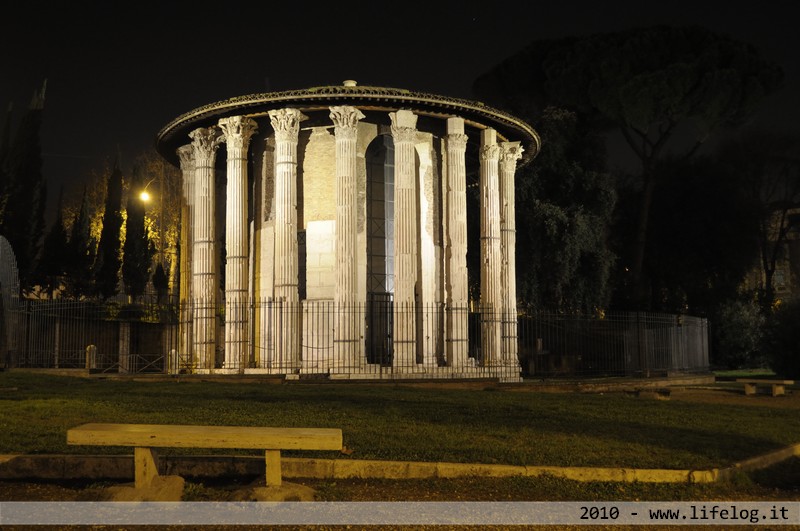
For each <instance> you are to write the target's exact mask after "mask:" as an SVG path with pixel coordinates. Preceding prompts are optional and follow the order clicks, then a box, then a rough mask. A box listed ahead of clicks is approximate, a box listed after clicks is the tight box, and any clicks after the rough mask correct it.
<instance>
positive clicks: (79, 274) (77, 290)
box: [64, 188, 96, 298]
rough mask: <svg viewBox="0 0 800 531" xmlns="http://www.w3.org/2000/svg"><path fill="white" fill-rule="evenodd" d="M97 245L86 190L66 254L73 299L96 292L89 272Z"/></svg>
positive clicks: (74, 221) (68, 282)
mask: <svg viewBox="0 0 800 531" xmlns="http://www.w3.org/2000/svg"><path fill="white" fill-rule="evenodd" d="M95 243H96V242H95V241H94V239H93V238H92V237H91V234H90V232H89V214H88V207H87V199H86V189H85V188H84V191H83V199H82V201H81V207H80V210H79V211H78V212H77V213H76V214H75V217H74V218H73V220H72V228H71V229H70V237H69V243H68V244H67V249H66V253H65V254H64V263H65V270H66V288H67V293H68V294H69V295H70V296H72V297H75V298H80V297H84V296H88V295H91V294H92V292H93V290H94V286H93V284H92V279H91V277H90V276H89V275H87V272H89V271H91V270H92V266H93V264H94V260H95Z"/></svg>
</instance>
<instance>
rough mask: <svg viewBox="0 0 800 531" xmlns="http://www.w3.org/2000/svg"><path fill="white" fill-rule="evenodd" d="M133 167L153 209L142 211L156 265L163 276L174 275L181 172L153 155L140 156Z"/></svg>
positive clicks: (158, 156)
mask: <svg viewBox="0 0 800 531" xmlns="http://www.w3.org/2000/svg"><path fill="white" fill-rule="evenodd" d="M136 164H137V166H138V167H139V169H140V172H141V176H142V179H143V180H144V182H145V185H144V186H145V187H146V188H147V191H148V192H150V195H151V196H152V206H151V207H150V208H147V209H146V211H145V226H146V227H147V230H148V232H149V234H150V237H151V239H152V241H153V244H154V245H155V247H156V251H157V252H158V260H157V261H158V263H160V264H162V265H163V267H164V270H165V273H170V272H172V273H174V272H176V271H177V269H178V263H177V247H178V239H179V236H180V227H179V225H180V212H181V206H180V205H181V192H182V191H181V172H180V170H179V169H178V168H175V167H174V166H172V165H170V164H169V163H167V162H166V161H165V160H164V158H163V157H161V156H160V155H158V153H156V152H155V151H148V152H145V153H142V154H140V155H139V156H138V157H137V158H136ZM168 280H169V279H168Z"/></svg>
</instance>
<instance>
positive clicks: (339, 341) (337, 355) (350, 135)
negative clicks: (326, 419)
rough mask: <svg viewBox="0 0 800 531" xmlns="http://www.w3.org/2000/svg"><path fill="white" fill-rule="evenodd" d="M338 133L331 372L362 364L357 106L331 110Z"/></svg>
mask: <svg viewBox="0 0 800 531" xmlns="http://www.w3.org/2000/svg"><path fill="white" fill-rule="evenodd" d="M330 116H331V120H332V121H333V124H334V130H335V133H336V265H335V267H336V287H335V292H334V303H335V304H334V306H335V308H336V309H335V311H336V321H335V322H336V325H335V327H334V337H333V352H334V360H335V361H334V364H335V365H336V366H335V367H332V369H334V370H336V369H348V368H352V367H358V366H361V365H362V364H363V361H364V360H363V358H362V356H361V355H360V354H361V349H360V345H361V340H360V333H359V331H360V327H359V316H360V315H361V312H360V305H359V304H358V302H359V301H358V267H357V266H358V254H357V246H356V243H357V239H358V210H357V209H358V182H357V178H358V165H357V157H356V155H357V152H356V138H357V133H358V121H359V120H361V119H362V118H364V114H363V113H362V112H361V111H359V110H358V109H356V108H355V107H347V106H340V107H331V115H330Z"/></svg>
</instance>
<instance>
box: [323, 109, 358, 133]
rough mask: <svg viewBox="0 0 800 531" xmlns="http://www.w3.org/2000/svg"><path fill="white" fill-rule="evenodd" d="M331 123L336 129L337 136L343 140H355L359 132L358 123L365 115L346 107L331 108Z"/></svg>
mask: <svg viewBox="0 0 800 531" xmlns="http://www.w3.org/2000/svg"><path fill="white" fill-rule="evenodd" d="M330 109H331V121H333V125H334V126H335V127H336V136H337V137H342V138H355V137H356V132H357V130H358V121H359V120H361V119H363V118H364V113H362V112H361V111H359V110H358V109H356V108H355V107H350V106H346V105H340V106H338V107H331V108H330Z"/></svg>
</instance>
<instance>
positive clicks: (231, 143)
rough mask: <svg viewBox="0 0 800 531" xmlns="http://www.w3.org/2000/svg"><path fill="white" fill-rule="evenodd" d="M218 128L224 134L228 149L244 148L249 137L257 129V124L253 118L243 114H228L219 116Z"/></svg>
mask: <svg viewBox="0 0 800 531" xmlns="http://www.w3.org/2000/svg"><path fill="white" fill-rule="evenodd" d="M219 128H220V129H222V132H223V134H224V135H225V143H226V144H227V145H228V149H245V148H246V147H247V144H248V143H249V142H250V137H252V136H253V135H254V134H255V132H256V131H257V130H258V125H257V124H256V122H255V121H254V120H251V119H250V118H246V117H244V116H229V117H228V118H220V120H219Z"/></svg>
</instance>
